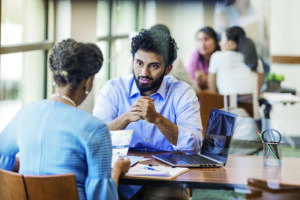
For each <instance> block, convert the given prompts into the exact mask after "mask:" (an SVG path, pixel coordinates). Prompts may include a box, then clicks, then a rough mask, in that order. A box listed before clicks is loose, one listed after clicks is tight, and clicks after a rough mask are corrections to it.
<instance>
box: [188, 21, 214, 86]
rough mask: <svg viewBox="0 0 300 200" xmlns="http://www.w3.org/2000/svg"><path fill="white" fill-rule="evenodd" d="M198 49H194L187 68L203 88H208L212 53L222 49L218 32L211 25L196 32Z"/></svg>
mask: <svg viewBox="0 0 300 200" xmlns="http://www.w3.org/2000/svg"><path fill="white" fill-rule="evenodd" d="M196 40H197V50H195V51H193V52H192V54H191V56H190V58H189V60H188V63H187V64H186V69H187V71H188V72H189V74H190V75H191V77H192V78H193V80H194V82H195V83H196V84H197V85H198V87H199V88H200V89H202V90H206V89H208V83H207V80H208V67H209V61H210V57H211V55H212V54H213V53H214V52H215V51H218V50H219V49H220V47H219V42H218V38H217V34H216V32H215V31H214V29H213V28H211V27H208V26H207V27H204V28H201V29H200V30H199V31H198V32H197V33H196Z"/></svg>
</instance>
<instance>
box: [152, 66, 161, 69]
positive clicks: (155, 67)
mask: <svg viewBox="0 0 300 200" xmlns="http://www.w3.org/2000/svg"><path fill="white" fill-rule="evenodd" d="M151 67H152V68H154V69H157V68H158V67H159V66H158V65H151Z"/></svg>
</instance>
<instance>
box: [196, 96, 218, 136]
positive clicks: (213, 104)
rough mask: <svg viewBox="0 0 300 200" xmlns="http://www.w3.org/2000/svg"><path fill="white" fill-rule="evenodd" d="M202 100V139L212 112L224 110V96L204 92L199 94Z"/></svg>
mask: <svg viewBox="0 0 300 200" xmlns="http://www.w3.org/2000/svg"><path fill="white" fill-rule="evenodd" d="M199 99H200V115H201V121H202V126H203V132H202V137H203V138H204V134H205V131H206V126H207V123H208V119H209V115H210V111H211V109H212V108H216V109H222V108H224V96H223V95H221V94H218V93H214V92H209V91H202V92H200V93H199Z"/></svg>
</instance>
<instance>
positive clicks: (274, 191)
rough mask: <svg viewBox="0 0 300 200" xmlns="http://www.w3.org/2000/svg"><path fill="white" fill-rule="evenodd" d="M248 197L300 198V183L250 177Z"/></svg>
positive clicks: (282, 199) (275, 199)
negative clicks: (275, 181)
mask: <svg viewBox="0 0 300 200" xmlns="http://www.w3.org/2000/svg"><path fill="white" fill-rule="evenodd" d="M247 190H248V192H247V194H246V199H255V200H258V199H272V200H294V199H300V185H289V184H283V183H274V181H273V182H269V183H268V181H266V180H261V179H256V178H248V183H247Z"/></svg>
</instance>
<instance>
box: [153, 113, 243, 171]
mask: <svg viewBox="0 0 300 200" xmlns="http://www.w3.org/2000/svg"><path fill="white" fill-rule="evenodd" d="M236 117H237V116H236V114H233V113H230V112H226V111H224V110H218V109H212V110H211V112H210V116H209V120H208V123H207V128H206V132H205V136H204V140H203V142H202V145H201V150H200V154H194V155H188V154H183V153H180V154H178V153H175V154H174V153H167V154H161V155H153V157H154V158H156V159H158V160H160V161H162V162H164V163H167V164H168V165H171V166H174V167H224V166H225V165H226V161H227V158H228V151H229V146H230V142H231V139H232V136H233V132H234V125H235V121H236Z"/></svg>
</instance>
